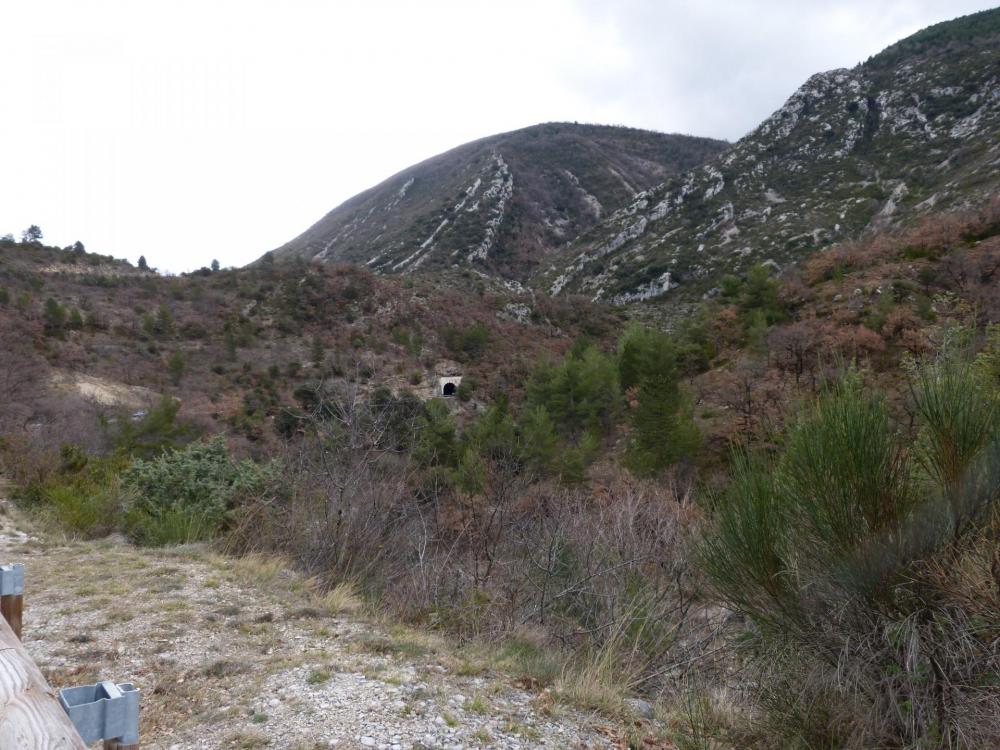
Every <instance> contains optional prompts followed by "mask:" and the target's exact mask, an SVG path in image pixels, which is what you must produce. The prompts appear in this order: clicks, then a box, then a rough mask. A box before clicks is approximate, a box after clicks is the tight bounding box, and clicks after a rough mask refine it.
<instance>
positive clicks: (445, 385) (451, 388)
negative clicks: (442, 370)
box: [438, 375, 462, 397]
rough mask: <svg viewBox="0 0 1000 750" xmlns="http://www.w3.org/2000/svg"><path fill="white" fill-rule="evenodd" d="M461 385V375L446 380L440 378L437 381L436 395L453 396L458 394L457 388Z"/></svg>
mask: <svg viewBox="0 0 1000 750" xmlns="http://www.w3.org/2000/svg"><path fill="white" fill-rule="evenodd" d="M461 383H462V376H461V375H453V376H451V377H447V378H441V379H440V380H439V381H438V393H439V394H440V395H442V396H446V397H448V396H454V395H456V394H457V393H458V386H459V385H461Z"/></svg>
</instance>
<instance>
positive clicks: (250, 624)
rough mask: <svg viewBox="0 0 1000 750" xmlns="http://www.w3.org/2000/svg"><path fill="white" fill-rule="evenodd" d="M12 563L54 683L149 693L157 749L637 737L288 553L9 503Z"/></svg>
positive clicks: (145, 726) (467, 744)
mask: <svg viewBox="0 0 1000 750" xmlns="http://www.w3.org/2000/svg"><path fill="white" fill-rule="evenodd" d="M0 562H24V563H25V565H26V597H25V619H24V641H25V645H26V646H27V648H28V651H29V652H30V653H31V655H32V656H33V657H34V659H35V660H36V662H37V663H38V665H39V666H40V667H41V669H42V671H43V672H44V673H45V674H46V676H47V677H48V678H49V681H50V682H51V683H52V684H53V685H54V686H56V687H65V686H69V685H79V684H85V683H91V682H95V681H97V680H99V679H113V680H115V681H117V682H132V683H134V684H135V685H136V686H137V687H139V688H140V689H141V690H142V747H143V748H144V749H148V750H152V749H154V748H162V749H163V750H195V749H196V748H197V749H199V750H200V749H203V748H241V749H244V750H249V749H251V748H267V747H274V748H282V749H285V748H290V749H293V750H316V749H317V748H329V747H335V748H383V749H388V748H391V749H392V750H396V749H403V748H405V749H406V750H411V749H416V748H428V749H429V748H571V749H579V750H584V749H585V750H591V749H596V748H618V747H623V745H622V744H621V742H620V740H618V739H617V734H618V731H617V730H616V728H615V726H614V725H615V722H613V721H610V720H609V719H607V718H605V717H602V716H599V715H596V714H590V713H586V712H582V711H578V710H576V709H573V708H569V707H567V706H565V705H563V704H560V703H558V702H556V701H553V700H552V699H551V696H550V695H549V694H547V693H545V692H537V691H526V690H523V689H521V688H519V687H518V686H517V685H516V684H515V683H514V681H513V680H512V679H511V678H510V677H506V676H504V675H502V674H498V673H496V672H495V671H494V670H491V669H488V668H483V667H477V666H476V665H475V664H471V663H469V662H468V661H467V660H466V659H464V658H463V657H462V656H460V655H459V654H458V653H457V652H456V651H455V650H454V649H452V648H450V647H449V646H448V644H447V643H446V642H444V641H442V640H440V639H436V638H433V637H432V636H429V635H426V634H422V633H417V632H413V631H408V630H403V629H400V628H396V627H393V626H390V625H382V624H380V623H378V622H376V621H373V620H372V619H370V618H367V617H366V616H364V615H363V614H359V613H358V612H356V611H354V612H353V613H350V611H352V610H356V607H355V606H353V605H355V604H356V603H355V602H353V601H352V600H351V597H350V596H348V595H347V594H345V593H344V592H342V591H340V592H337V591H335V592H334V593H333V594H328V595H321V594H320V593H319V590H318V588H317V587H316V586H315V585H314V584H313V582H311V581H309V580H307V579H305V578H303V577H302V576H300V575H298V574H295V573H293V572H291V571H289V570H288V569H287V568H286V567H285V566H283V565H282V564H281V563H280V562H279V561H271V560H266V559H263V558H249V559H234V558H230V557H225V556H221V555H218V554H215V553H213V552H212V551H211V550H209V549H208V548H206V547H200V546H189V547H182V548H174V549H166V550H149V549H137V548H135V547H132V546H131V545H129V544H128V543H126V542H125V541H124V540H120V539H106V540H100V541H94V542H81V541H72V540H63V539H58V538H54V537H52V536H51V535H48V534H45V533H43V532H40V531H38V530H35V529H33V528H32V527H31V526H30V525H29V524H27V523H26V522H25V521H24V520H23V519H22V518H21V517H20V516H18V515H17V514H16V513H13V512H12V511H11V510H10V508H9V506H5V509H4V510H3V514H2V516H0ZM345 610H346V611H345Z"/></svg>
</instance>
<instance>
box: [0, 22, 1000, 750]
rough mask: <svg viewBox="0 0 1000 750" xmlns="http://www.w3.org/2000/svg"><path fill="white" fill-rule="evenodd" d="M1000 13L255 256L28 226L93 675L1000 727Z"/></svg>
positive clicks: (47, 438)
mask: <svg viewBox="0 0 1000 750" xmlns="http://www.w3.org/2000/svg"><path fill="white" fill-rule="evenodd" d="M998 12H1000V11H987V12H985V13H980V14H975V15H973V16H969V17H966V18H963V19H958V20H956V21H953V22H949V23H947V24H943V25H938V26H934V27H930V28H929V29H925V30H924V31H922V32H919V33H918V34H915V35H913V36H911V37H909V38H907V39H904V40H901V41H900V42H899V43H897V44H896V45H893V46H891V47H889V48H887V49H886V50H884V51H883V52H881V53H879V54H877V55H875V56H874V57H872V58H871V59H869V60H868V61H867V62H865V63H863V64H861V65H859V66H858V67H857V68H855V69H852V70H841V71H834V72H832V73H827V74H820V75H818V76H814V77H813V78H812V79H810V81H809V82H808V83H807V84H806V85H805V86H804V87H803V88H802V89H800V91H799V92H797V93H796V94H795V95H793V97H792V98H791V99H790V100H789V101H788V103H787V104H786V105H785V106H784V107H783V108H782V109H781V110H779V112H777V113H775V115H774V116H772V117H771V118H769V119H768V120H767V121H766V122H765V123H763V124H762V125H761V126H760V127H759V128H757V129H756V130H755V131H753V132H752V133H751V134H749V135H748V136H746V137H745V138H744V139H742V140H740V141H739V142H738V143H736V144H734V145H732V146H731V147H728V148H725V147H724V144H719V143H717V142H714V141H708V140H705V139H690V138H687V137H679V136H662V135H659V134H652V133H646V132H644V131H634V130H629V129H623V128H603V127H597V126H577V125H573V126H569V125H562V124H552V125H544V126H538V127H536V128H529V129H526V130H522V131H515V132H514V133H508V134H504V135H502V136H495V137H493V138H490V139H485V140H483V141H477V142H475V143H472V144H467V145H466V146H463V147H460V148H459V149H456V150H455V151H451V152H448V153H446V154H443V155H441V156H439V157H435V158H434V159H431V160H429V161H427V162H424V163H422V164H419V165H416V166H415V167H412V168H410V169H409V170H406V171H404V172H403V173H400V174H399V175H397V176H396V177H394V178H391V179H390V180H389V181H388V182H386V183H384V184H382V185H380V186H377V187H376V188H373V189H372V190H370V191H367V192H366V193H363V194H361V195H360V196H358V197H357V198H355V199H352V200H351V201H348V202H347V203H346V204H344V205H343V206H341V207H339V208H337V209H334V211H333V212H331V213H330V214H329V215H328V216H327V217H326V218H324V219H323V220H321V221H320V222H319V223H318V224H317V225H315V226H314V227H313V228H312V229H310V230H308V231H307V232H306V233H305V234H303V235H302V236H301V237H299V238H298V239H296V240H294V241H292V242H291V243H289V244H288V245H286V246H285V247H284V248H280V249H278V250H277V251H274V252H273V253H268V254H267V255H265V256H264V257H262V258H260V259H259V260H258V261H256V262H255V263H253V264H251V265H250V266H248V267H246V268H241V269H221V268H219V264H218V263H216V262H212V263H211V264H210V265H209V266H207V267H205V268H203V269H201V270H199V271H196V272H193V273H187V274H183V275H179V276H167V275H162V274H160V273H158V272H157V271H156V270H155V269H151V268H150V267H149V265H148V264H147V263H146V261H145V259H142V260H141V261H140V262H139V263H138V264H137V265H136V266H133V265H131V264H130V263H128V262H126V261H120V260H115V259H113V258H110V257H107V256H101V255H97V254H93V253H88V252H87V251H86V250H85V248H84V246H83V245H82V244H81V243H79V242H78V243H76V245H74V246H70V247H65V248H59V247H51V246H48V245H46V244H45V243H44V242H43V234H42V232H41V230H40V229H39V228H38V227H36V226H32V227H30V228H29V229H28V230H26V231H25V232H24V234H23V235H22V239H21V241H14V240H13V238H12V237H10V236H9V235H8V236H7V237H6V238H3V239H0V352H2V355H3V356H2V357H0V476H2V479H3V482H2V483H0V489H2V490H3V495H4V496H5V497H6V498H9V500H10V504H9V505H8V504H6V503H0V511H2V513H0V548H2V549H4V550H5V551H6V553H7V554H12V555H13V554H25V555H29V554H34V553H33V552H32V550H35V549H39V550H41V551H40V552H38V553H37V554H34V561H33V562H32V567H31V568H29V569H30V570H37V571H38V573H37V575H38V576H39V578H38V580H39V581H42V582H44V583H45V585H46V587H47V588H46V591H45V593H44V594H43V595H40V596H39V599H40V601H39V611H40V612H41V613H44V614H43V616H42V617H39V621H40V622H41V623H42V624H41V625H40V628H39V630H40V632H39V635H38V639H37V643H36V644H35V645H36V647H37V649H38V652H39V654H40V659H41V662H40V663H42V664H43V666H44V667H45V668H46V670H47V672H48V676H49V677H50V678H51V680H52V682H53V683H54V684H56V685H58V686H62V685H64V684H69V683H71V682H73V681H75V680H77V678H79V677H80V675H87V676H88V678H89V677H90V676H92V675H96V674H105V673H106V669H107V668H108V665H109V664H112V665H114V666H115V668H117V669H120V670H121V671H122V674H123V675H125V676H128V677H134V678H135V679H136V681H137V682H138V683H141V684H140V687H141V688H142V689H143V690H144V691H145V692H144V696H145V697H144V700H145V701H146V703H144V710H145V711H147V714H145V715H147V716H151V719H150V720H149V721H148V727H149V732H150V736H149V737H148V738H145V739H144V742H146V739H149V740H150V741H151V742H152V743H153V746H164V747H168V748H171V749H172V750H195V749H196V748H201V747H204V746H206V742H207V743H209V744H211V743H213V742H214V743H216V744H215V745H212V746H219V747H227V748H244V749H245V750H248V749H249V748H263V747H279V746H285V745H289V746H292V747H297V748H299V749H300V750H316V748H319V747H329V746H331V744H332V745H334V746H338V747H376V748H382V750H402V748H406V750H429V749H430V748H453V747H456V746H457V747H482V748H494V747H501V748H510V749H511V750H514V749H515V748H529V747H552V748H565V747H573V748H579V749H580V750H591V749H593V748H614V749H616V750H623V749H624V748H628V749H629V750H639V749H643V750H678V749H680V750H694V749H698V750H737V749H739V750H787V749H789V748H795V749H798V748H801V749H803V750H805V749H806V748H828V749H830V750H834V749H836V750H868V749H870V748H885V749H886V750H889V749H892V750H904V749H905V750H927V749H929V748H947V749H948V750H987V749H988V748H996V747H1000V681H998V675H1000V194H998V192H997V191H998V185H997V182H996V175H997V174H998V172H997V169H996V167H997V164H998V159H1000V151H998V149H1000V144H998V142H997V135H998V133H1000V130H998V128H997V123H998V120H997V103H998V102H1000V79H998V77H997V76H998V68H997V65H996V63H997V61H998V60H997V49H998V46H997V44H996V41H997V33H998V27H997V23H998V21H997V19H998V18H1000V16H998ZM723 148H724V150H722V149H723ZM640 188H641V189H640ZM484 243H485V244H484ZM522 282H523V283H522ZM115 566H121V567H123V568H124V567H128V568H129V569H130V570H132V571H133V572H134V575H130V576H128V579H129V580H127V581H121V582H117V581H114V582H112V583H111V584H110V588H109V589H108V590H107V592H106V595H105V592H103V591H97V590H96V589H94V588H88V587H87V586H86V585H84V583H83V582H82V581H81V580H80V578H81V577H82V576H83V575H84V573H81V572H80V571H91V570H99V569H108V568H109V567H115ZM65 571H69V573H66V572H65ZM60 587H63V588H60ZM70 589H72V595H67V591H69V590H70ZM33 596H34V595H33ZM111 596H118V597H126V598H127V599H128V600H133V599H134V600H136V601H138V600H140V599H142V598H143V597H146V598H150V599H151V604H150V606H149V607H148V608H145V607H144V608H141V611H139V612H133V613H125V612H122V611H119V610H120V609H122V608H120V607H117V606H115V607H114V608H113V610H112V611H110V612H108V613H107V614H106V615H103V614H102V616H101V617H98V616H97V615H96V614H94V612H95V611H96V610H97V609H99V607H100V606H104V605H107V606H109V607H111V604H109V601H110V598H111ZM193 603H196V604H193ZM32 606H34V605H32ZM196 610H197V611H196ZM75 617H83V618H85V619H86V622H87V623H88V624H89V625H91V626H93V630H94V631H95V634H94V635H87V636H85V637H81V636H72V635H70V634H69V626H68V624H67V623H68V620H69V619H70V618H75ZM172 618H176V619H177V620H180V619H183V620H184V621H185V624H186V626H187V624H188V622H191V623H195V624H196V626H197V627H196V628H194V629H195V630H196V631H197V632H196V633H194V634H187V635H185V634H182V633H181V628H180V627H179V626H178V625H177V623H176V622H175V621H173V619H172ZM105 620H106V621H105ZM90 639H92V640H90ZM88 644H90V645H88ZM260 695H268V696H273V697H269V698H268V700H267V701H266V702H265V701H263V700H262V699H261V698H260ZM150 712H151V713H150ZM206 737H208V739H206ZM157 743H158V744H157Z"/></svg>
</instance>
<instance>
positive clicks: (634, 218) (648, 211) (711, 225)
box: [539, 11, 1000, 303]
mask: <svg viewBox="0 0 1000 750" xmlns="http://www.w3.org/2000/svg"><path fill="white" fill-rule="evenodd" d="M928 32H934V33H933V34H929V33H928ZM998 166H1000V11H988V12H986V13H981V14H976V16H972V17H969V18H966V19H959V20H958V21H954V22H949V23H948V24H941V25H939V26H938V27H931V29H928V30H925V31H924V32H920V33H919V34H917V35H915V36H914V37H911V38H910V39H908V40H904V41H903V42H900V43H899V44H897V45H893V47H890V48H889V49H888V50H886V51H885V52H883V53H882V54H880V55H878V56H876V57H874V58H872V59H871V60H869V61H868V62H866V63H864V64H862V65H859V66H858V67H856V68H854V69H852V70H846V69H842V70H834V71H830V72H828V73H820V74H817V75H814V76H812V77H811V78H810V79H809V80H808V81H807V82H806V83H805V84H804V85H803V86H802V87H801V88H800V89H799V90H798V91H796V92H795V93H794V94H793V95H792V96H791V97H790V98H789V99H788V101H787V102H786V103H785V104H784V106H782V107H781V108H780V109H779V110H778V111H777V112H775V113H774V114H773V115H771V116H770V117H769V118H768V119H767V120H765V121H764V122H763V123H761V125H760V126H759V127H757V128H756V129H755V130H754V131H753V132H752V133H750V134H749V135H747V136H746V137H745V138H743V139H741V140H740V141H738V142H737V143H736V144H735V145H734V146H733V147H732V148H731V149H729V150H728V151H727V152H726V153H724V154H721V155H720V156H718V157H716V158H715V159H713V160H711V161H710V162H708V163H706V164H705V165H703V166H700V167H698V168H696V169H694V170H691V171H689V172H687V173H685V174H682V175H678V176H676V177H673V178H671V179H669V180H667V181H665V182H664V183H662V184H660V185H658V186H656V187H655V188H652V189H650V190H646V191H643V192H642V193H641V194H640V195H638V196H636V199H635V200H634V201H632V202H631V203H630V204H629V205H628V206H626V207H624V208H622V209H620V210H618V211H617V212H615V213H614V214H613V215H611V216H610V217H608V219H607V220H606V221H604V222H603V223H601V224H600V225H598V226H597V227H595V228H594V229H592V230H590V231H588V232H585V233H584V234H583V235H581V237H579V238H578V239H577V240H576V241H575V242H574V243H573V244H572V245H571V246H570V247H569V248H567V249H566V250H565V251H564V252H563V253H561V254H560V255H559V256H557V257H555V258H553V259H552V261H550V263H549V264H548V266H547V267H546V268H545V269H544V270H543V272H542V274H540V278H539V283H540V285H542V286H543V287H544V288H545V289H547V290H548V291H549V292H551V293H553V294H559V293H565V292H576V293H581V292H582V293H584V294H587V295H588V296H590V297H592V298H593V299H596V300H604V301H612V302H618V303H628V302H632V301H637V300H643V299H649V298H652V297H660V296H664V295H666V296H667V298H668V299H669V297H670V295H671V294H673V295H676V296H690V295H691V293H698V294H702V293H705V292H706V291H709V290H710V289H711V288H712V287H713V286H714V285H715V284H716V283H717V281H718V278H719V277H720V276H721V275H722V274H723V273H729V272H737V273H738V272H740V271H741V270H743V269H745V268H746V267H748V266H749V265H751V264H753V263H759V262H763V261H765V260H771V261H773V262H775V263H777V264H779V265H785V264H788V263H790V262H793V261H795V260H797V259H799V258H802V257H803V256H804V255H806V254H808V253H811V252H813V251H815V250H817V249H819V248H822V247H824V246H827V245H829V244H830V243H832V242H835V241H838V240H842V239H846V238H853V237H856V236H858V235H860V234H862V233H863V232H865V231H867V230H872V229H882V228H886V227H890V226H891V225H893V224H894V223H897V222H900V221H904V220H908V219H911V218H912V217H913V216H915V215H918V214H920V213H922V212H927V211H930V210H932V209H933V210H941V209H947V208H955V207H961V206H964V205H972V204H975V203H978V202H979V201H981V200H982V199H983V198H984V197H985V196H986V195H988V194H990V193H992V192H995V191H996V190H997V189H998V187H1000V184H998V183H1000V169H998Z"/></svg>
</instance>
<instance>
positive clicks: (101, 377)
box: [0, 241, 617, 452]
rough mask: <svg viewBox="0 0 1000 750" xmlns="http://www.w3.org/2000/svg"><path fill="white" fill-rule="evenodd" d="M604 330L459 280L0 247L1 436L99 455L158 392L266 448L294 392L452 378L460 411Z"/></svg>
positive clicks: (596, 320)
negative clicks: (216, 266) (190, 265)
mask: <svg viewBox="0 0 1000 750" xmlns="http://www.w3.org/2000/svg"><path fill="white" fill-rule="evenodd" d="M616 327H617V323H616V318H615V315H614V314H613V313H612V311H610V310H607V309H602V308H599V307H595V306H592V305H589V304H587V303H585V302H583V301H581V300H573V301H555V302H552V301H550V300H549V299H548V298H546V297H544V295H537V296H536V295H533V294H531V293H528V292H520V293H518V292H512V291H510V290H508V289H506V288H505V287H503V286H502V285H499V284H496V283H492V282H489V281H488V280H483V279H481V278H479V277H477V276H475V275H473V274H471V273H468V274H466V275H462V274H445V275H442V276H436V277H435V278H431V279H413V280H410V279H407V280H403V279H383V278H378V277H376V276H375V275H374V274H372V273H371V272H370V271H367V270H365V269H362V268H358V267H353V266H345V265H328V266H323V265H307V264H304V263H300V262H293V263H275V264H262V265H260V266H258V267H255V268H250V269H242V270H234V271H220V272H216V273H211V272H208V271H207V269H206V270H205V271H203V272H200V273H196V274H192V275H189V276H183V277H162V276H159V275H157V274H155V273H152V272H143V271H139V270H138V269H135V268H133V267H131V266H130V265H129V264H128V263H126V262H124V261H112V260H111V259H110V258H106V257H103V256H98V255H93V254H88V253H76V252H72V251H67V250H60V249H57V248H49V247H43V246H41V245H38V244H24V243H14V242H6V241H0V351H3V353H4V356H3V357H2V358H0V433H3V432H5V431H7V430H8V428H9V430H10V432H11V433H12V434H14V433H16V434H31V435H34V436H35V437H39V438H41V437H43V436H44V435H51V446H52V447H54V448H58V446H59V445H60V444H61V443H64V442H74V441H76V442H80V443H81V444H82V445H84V446H86V447H88V448H91V449H97V448H99V447H100V443H101V440H102V437H101V434H100V430H98V429H97V426H98V423H97V416H98V415H99V414H104V415H105V416H107V417H114V418H121V417H122V416H123V415H125V416H128V415H132V414H134V413H136V412H144V411H149V410H150V409H151V408H152V407H153V406H154V405H155V404H156V402H157V399H158V398H159V395H160V394H168V395H170V396H172V397H174V398H177V399H179V400H180V402H181V411H180V416H181V418H185V419H189V420H193V421H195V422H197V423H198V424H199V426H200V427H201V428H202V429H203V430H206V431H208V432H218V431H222V430H225V431H227V432H230V434H232V435H233V436H242V437H243V438H245V439H247V440H249V441H250V442H251V444H254V445H257V446H258V448H257V450H256V452H267V450H268V447H269V446H270V445H271V444H272V443H273V441H274V440H275V439H276V438H277V437H278V432H277V428H276V427H275V420H279V421H280V418H281V416H282V415H283V414H287V413H288V411H289V410H290V409H291V408H293V407H295V406H296V404H297V402H296V399H295V397H294V393H295V391H296V390H297V389H299V388H302V387H304V386H305V387H311V386H312V385H314V384H316V383H318V382H320V381H322V382H325V383H326V384H327V385H328V386H329V387H333V388H341V387H342V388H349V389H357V390H358V391H359V392H360V393H361V394H364V395H370V394H371V393H372V392H373V391H374V390H375V389H376V388H377V387H383V386H384V387H387V388H389V390H390V391H392V392H393V393H394V394H397V395H398V394H400V393H402V392H404V391H409V392H412V393H413V394H415V395H417V396H419V397H423V398H427V397H430V396H432V395H435V394H436V390H435V389H436V387H437V378H438V376H439V375H444V374H461V375H463V376H465V380H464V382H465V386H466V387H465V390H464V391H463V394H462V395H464V396H465V397H466V398H465V399H463V400H461V401H460V400H459V399H452V400H451V404H452V407H453V409H454V410H457V411H459V412H461V411H463V410H468V411H470V412H471V411H474V410H475V408H476V404H477V403H481V402H482V401H483V400H484V399H485V400H488V399H490V398H491V396H492V394H493V393H494V392H503V393H504V394H508V395H512V396H513V398H514V399H517V398H518V396H517V394H518V393H519V392H520V390H521V388H522V387H523V381H524V379H525V377H526V373H527V372H529V371H530V369H531V368H532V367H533V366H534V364H535V361H536V360H537V359H538V358H539V357H540V356H542V354H543V353H547V352H554V353H560V352H561V351H563V350H565V349H566V348H567V347H569V345H570V344H571V342H572V341H573V340H574V338H576V337H577V336H579V335H581V334H583V333H587V334H589V335H591V336H594V337H596V338H598V339H601V338H602V337H604V336H606V335H607V332H608V331H611V330H613V329H614V328H616ZM446 371H447V372H446Z"/></svg>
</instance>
